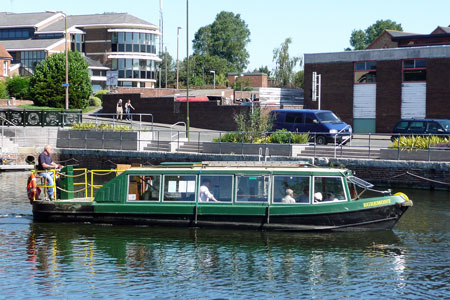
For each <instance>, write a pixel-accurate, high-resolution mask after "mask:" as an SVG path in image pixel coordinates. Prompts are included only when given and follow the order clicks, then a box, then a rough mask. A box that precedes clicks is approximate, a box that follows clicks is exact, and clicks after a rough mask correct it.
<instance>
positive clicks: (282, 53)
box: [273, 38, 303, 87]
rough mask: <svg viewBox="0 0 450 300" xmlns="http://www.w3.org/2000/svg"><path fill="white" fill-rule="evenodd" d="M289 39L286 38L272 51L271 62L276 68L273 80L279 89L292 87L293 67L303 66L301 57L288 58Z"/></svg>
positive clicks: (294, 73)
mask: <svg viewBox="0 0 450 300" xmlns="http://www.w3.org/2000/svg"><path fill="white" fill-rule="evenodd" d="M291 42H292V40H291V38H287V39H286V40H285V41H284V42H283V43H282V44H281V46H280V48H278V49H274V50H273V61H274V62H275V65H276V68H275V71H274V76H275V80H276V82H277V85H278V86H279V87H293V86H294V79H295V75H296V72H295V70H294V69H295V67H296V66H297V64H299V66H300V67H301V66H302V64H303V61H302V58H301V57H292V58H291V57H290V56H289V44H290V43H291Z"/></svg>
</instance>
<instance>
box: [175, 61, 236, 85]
mask: <svg viewBox="0 0 450 300" xmlns="http://www.w3.org/2000/svg"><path fill="white" fill-rule="evenodd" d="M189 69H190V76H191V79H190V81H189V82H190V84H192V85H193V86H204V85H208V84H209V85H212V84H213V80H214V78H213V76H214V75H213V74H211V71H214V72H215V74H216V84H217V85H225V84H226V77H225V74H227V73H228V72H231V69H232V67H231V66H230V64H229V62H228V61H227V60H226V59H223V58H220V57H218V56H211V55H208V54H205V55H200V54H194V55H191V56H190V57H189ZM194 77H197V78H198V79H195V80H194ZM180 80H181V81H182V82H183V83H186V59H185V60H184V61H183V64H182V67H181V70H180Z"/></svg>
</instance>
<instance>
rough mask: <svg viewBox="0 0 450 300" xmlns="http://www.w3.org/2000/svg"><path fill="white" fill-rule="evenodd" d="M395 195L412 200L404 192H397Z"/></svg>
mask: <svg viewBox="0 0 450 300" xmlns="http://www.w3.org/2000/svg"><path fill="white" fill-rule="evenodd" d="M394 196H400V197H402V198H403V199H405V201H411V200H409V198H408V196H406V194H403V193H395V194H394Z"/></svg>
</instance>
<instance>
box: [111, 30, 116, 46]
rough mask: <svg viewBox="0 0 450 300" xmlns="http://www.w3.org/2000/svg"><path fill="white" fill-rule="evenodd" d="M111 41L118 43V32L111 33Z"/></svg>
mask: <svg viewBox="0 0 450 300" xmlns="http://www.w3.org/2000/svg"><path fill="white" fill-rule="evenodd" d="M111 43H112V44H117V32H113V33H111Z"/></svg>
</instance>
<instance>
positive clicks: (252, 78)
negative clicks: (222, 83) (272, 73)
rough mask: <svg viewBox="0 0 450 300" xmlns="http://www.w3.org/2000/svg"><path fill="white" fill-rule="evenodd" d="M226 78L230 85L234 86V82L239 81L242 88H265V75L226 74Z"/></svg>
mask: <svg viewBox="0 0 450 300" xmlns="http://www.w3.org/2000/svg"><path fill="white" fill-rule="evenodd" d="M227 77H228V83H229V84H230V85H231V84H234V82H235V81H240V82H241V83H242V84H243V86H244V87H253V88H259V87H263V88H266V87H267V74H266V73H242V74H238V73H228V75H227Z"/></svg>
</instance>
